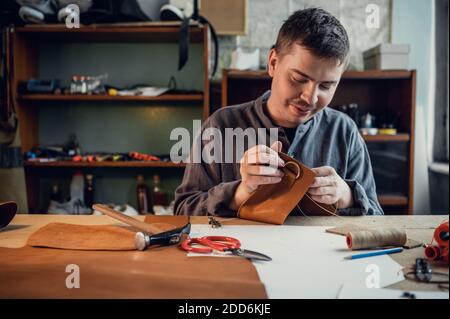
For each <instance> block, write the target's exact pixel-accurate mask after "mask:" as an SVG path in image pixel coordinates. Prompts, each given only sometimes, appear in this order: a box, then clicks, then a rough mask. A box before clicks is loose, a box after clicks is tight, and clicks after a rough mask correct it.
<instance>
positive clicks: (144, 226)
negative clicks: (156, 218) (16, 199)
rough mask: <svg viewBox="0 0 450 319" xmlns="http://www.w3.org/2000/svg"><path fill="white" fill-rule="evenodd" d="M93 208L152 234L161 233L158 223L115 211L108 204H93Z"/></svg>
mask: <svg viewBox="0 0 450 319" xmlns="http://www.w3.org/2000/svg"><path fill="white" fill-rule="evenodd" d="M92 208H93V209H94V210H97V211H99V212H100V213H102V214H105V215H107V216H109V217H112V218H114V219H117V220H120V221H121V222H123V223H125V224H127V225H130V226H133V227H134V228H136V229H139V230H141V231H144V232H146V233H148V234H150V235H152V234H156V233H161V228H159V227H157V226H156V225H152V224H148V223H144V222H142V221H140V220H137V219H135V218H133V217H130V216H127V215H124V214H121V213H119V212H117V211H115V210H114V209H112V208H109V207H108V206H106V205H101V204H95V205H93V206H92Z"/></svg>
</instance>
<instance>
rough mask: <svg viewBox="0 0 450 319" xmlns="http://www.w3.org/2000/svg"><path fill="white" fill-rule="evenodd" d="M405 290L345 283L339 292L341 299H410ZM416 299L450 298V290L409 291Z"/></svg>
mask: <svg viewBox="0 0 450 319" xmlns="http://www.w3.org/2000/svg"><path fill="white" fill-rule="evenodd" d="M404 292H405V291H404V290H397V289H386V288H367V287H364V286H359V285H354V284H348V283H345V284H343V285H342V288H341V291H340V292H339V296H338V298H339V299H408V298H406V297H404V296H403V293H404ZM408 292H409V293H410V294H414V296H415V299H449V294H448V292H441V291H408Z"/></svg>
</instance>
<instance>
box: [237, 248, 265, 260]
mask: <svg viewBox="0 0 450 319" xmlns="http://www.w3.org/2000/svg"><path fill="white" fill-rule="evenodd" d="M232 253H233V255H236V256H239V257H244V258H247V259H252V260H262V261H271V260H272V258H270V257H269V256H267V255H264V254H261V253H258V252H256V251H253V250H247V249H234V250H232Z"/></svg>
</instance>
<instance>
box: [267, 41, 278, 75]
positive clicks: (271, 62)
mask: <svg viewBox="0 0 450 319" xmlns="http://www.w3.org/2000/svg"><path fill="white" fill-rule="evenodd" d="M277 63H278V53H277V51H276V50H275V49H274V48H272V49H270V51H269V54H268V56H267V73H269V75H270V77H271V78H273V74H274V72H275V67H276V66H277Z"/></svg>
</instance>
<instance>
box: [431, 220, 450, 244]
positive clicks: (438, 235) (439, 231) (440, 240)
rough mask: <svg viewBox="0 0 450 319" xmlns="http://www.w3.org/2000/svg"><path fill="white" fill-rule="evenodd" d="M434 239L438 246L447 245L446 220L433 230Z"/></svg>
mask: <svg viewBox="0 0 450 319" xmlns="http://www.w3.org/2000/svg"><path fill="white" fill-rule="evenodd" d="M434 240H435V241H436V242H437V244H438V245H439V246H447V247H448V222H445V223H442V224H440V225H439V226H438V228H436V230H435V231H434Z"/></svg>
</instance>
